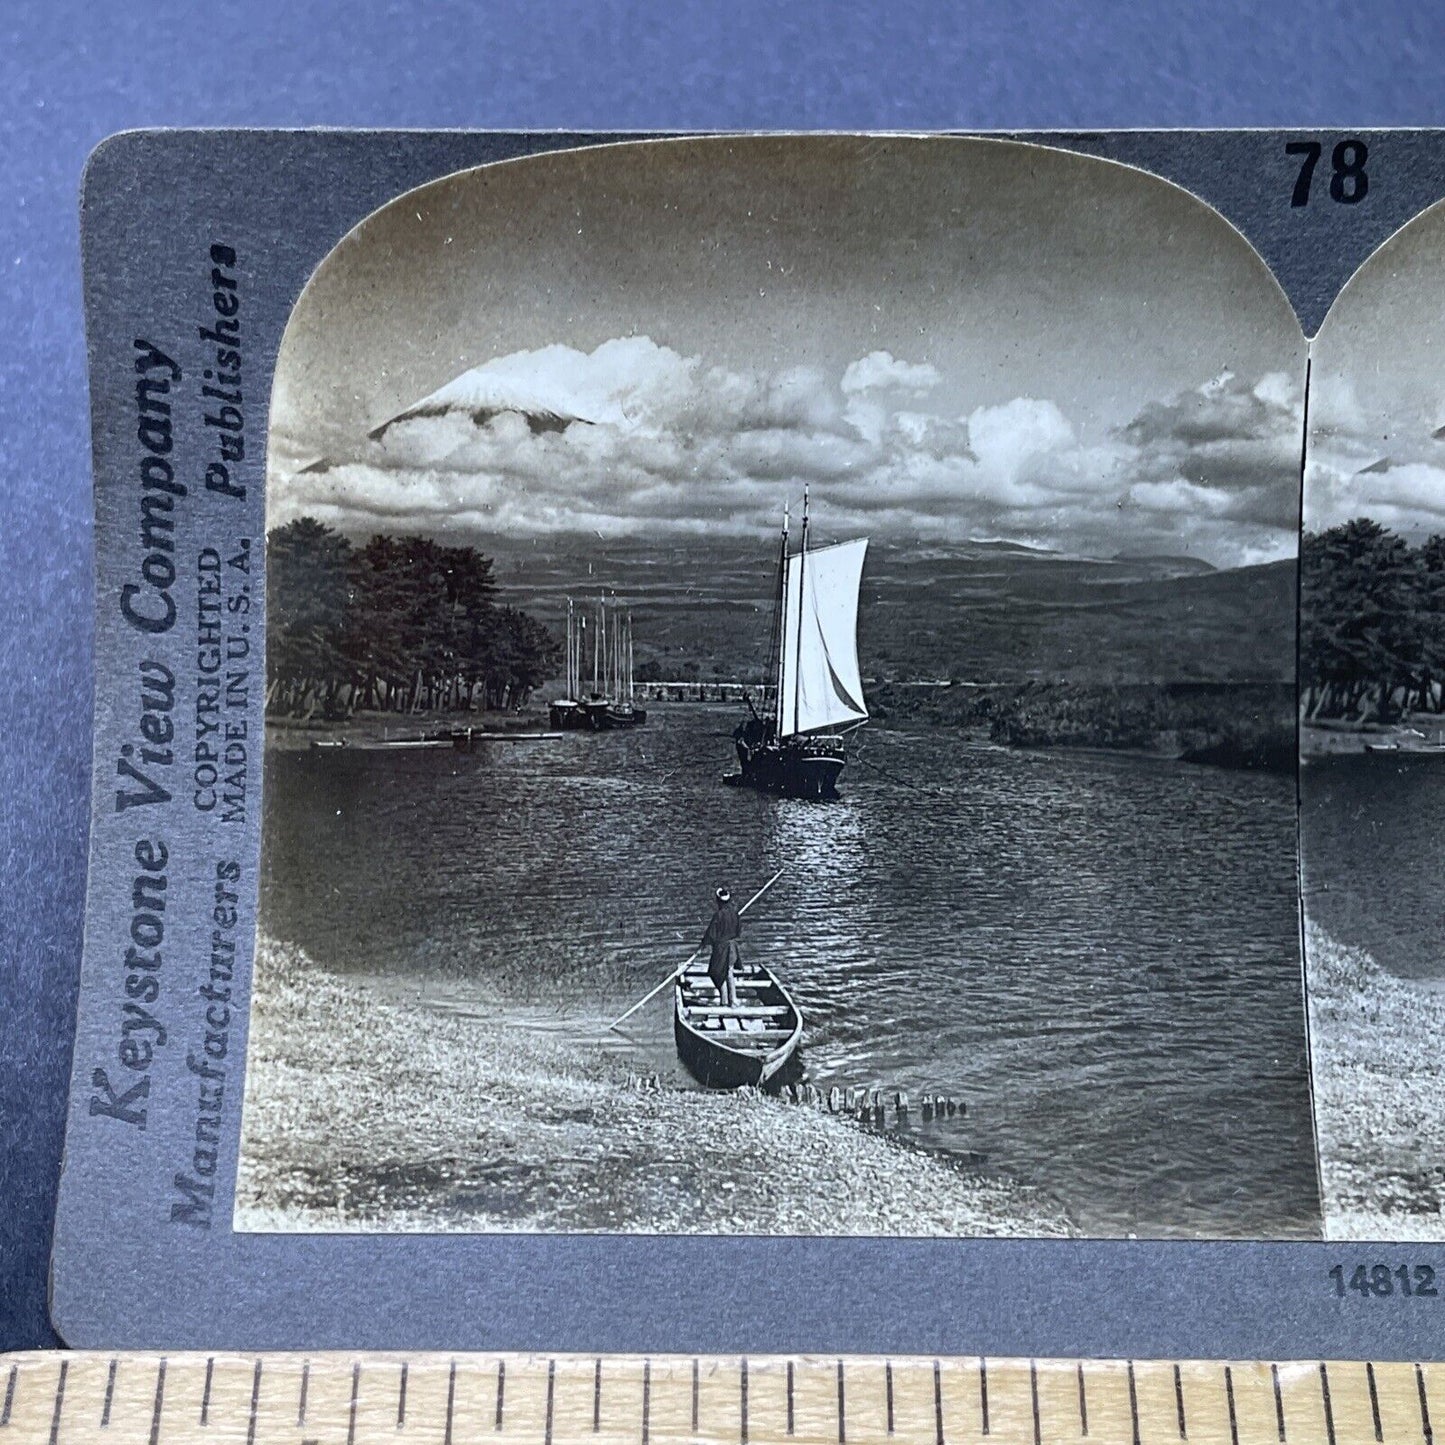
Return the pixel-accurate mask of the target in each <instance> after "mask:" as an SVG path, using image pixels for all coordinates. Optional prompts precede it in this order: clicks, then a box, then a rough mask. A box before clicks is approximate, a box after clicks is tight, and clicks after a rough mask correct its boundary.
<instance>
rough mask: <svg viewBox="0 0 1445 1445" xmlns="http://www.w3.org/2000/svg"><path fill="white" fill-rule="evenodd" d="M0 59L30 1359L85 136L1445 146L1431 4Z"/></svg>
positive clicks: (79, 774) (12, 1094)
mask: <svg viewBox="0 0 1445 1445" xmlns="http://www.w3.org/2000/svg"><path fill="white" fill-rule="evenodd" d="M0 43H3V48H0V74H3V79H4V84H3V87H0V108H3V109H0V177H3V183H0V338H3V340H0V368H3V385H0V467H3V478H4V485H3V488H0V508H3V517H0V661H3V668H0V699H3V702H0V800H3V802H0V823H3V836H0V1349H18V1348H27V1347H34V1346H38V1345H44V1344H51V1343H54V1336H53V1334H52V1333H51V1331H50V1328H49V1324H48V1320H47V1316H46V1307H45V1279H46V1267H47V1259H48V1253H49V1245H50V1216H51V1212H52V1208H53V1201H54V1193H55V1185H56V1177H57V1172H58V1166H59V1156H60V1147H61V1130H62V1119H63V1112H64V1092H65V1085H66V1078H67V1074H68V1069H69V1061H70V1033H71V1028H72V1018H73V1014H74V1009H75V980H76V976H77V970H78V964H79V956H80V940H81V924H82V906H83V899H84V878H85V819H86V815H87V793H88V787H89V760H90V718H91V636H92V628H91V591H90V575H91V529H90V475H89V445H88V415H87V408H86V391H85V349H84V337H83V333H82V328H81V317H80V272H79V259H78V243H77V216H76V193H77V187H78V184H79V178H80V172H81V167H82V165H83V163H84V160H85V157H86V155H87V153H88V152H89V151H90V149H91V148H92V147H93V146H94V145H95V143H96V142H97V141H99V140H100V139H101V138H102V137H104V136H105V135H107V134H110V133H112V132H114V131H117V130H121V129H127V128H131V127H136V126H150V125H188V126H194V125H216V126H223V125H225V126H230V125H258V126H279V125H285V126H298V125H303V126H304V125H316V124H326V125H347V126H416V127H433V126H466V127H480V128H488V127H506V128H538V129H550V128H555V127H568V128H596V129H606V130H618V129H690V128H697V129H708V128H711V129H721V128H745V127H757V126H766V127H771V128H782V127H798V128H805V127H813V128H831V129H855V128H869V127H876V128H890V129H899V128H902V129H915V128H916V129H925V128H927V129H935V128H950V129H958V128H965V129H984V128H1031V129H1039V128H1075V127H1133V126H1140V127H1157V126H1211V127H1212V126H1263V125H1285V126H1290V127H1295V128H1298V127H1304V126H1311V125H1313V126H1329V127H1336V128H1338V127H1340V126H1342V125H1343V126H1351V127H1365V126H1383V125H1435V126H1438V125H1442V124H1445V18H1442V13H1441V11H1440V9H1439V7H1438V5H1435V4H1429V3H1420V4H1409V5H1405V4H1400V5H1392V6H1391V5H1387V6H1378V5H1377V6H1364V5H1360V6H1347V5H1339V4H1329V5H1315V6H1308V7H1305V6H1301V7H1299V8H1298V9H1297V10H1290V9H1287V8H1286V7H1284V6H1282V5H1277V4H1273V5H1268V6H1262V5H1259V4H1253V3H1250V0H1228V3H1226V0H1219V3H1216V4H1214V5H1212V6H1208V7H1204V6H1198V5H1196V4H1181V3H1170V4H1159V5H1153V6H1144V5H1124V4H1116V3H1109V0H1093V3H1091V4H1088V5H1080V6H1069V5H1066V4H1063V3H1046V0H1029V3H1024V4H1013V5H1003V4H1000V3H998V0H982V3H979V0H969V3H959V4H953V5H948V6H944V5H941V4H926V3H919V0H894V3H892V4H886V5H885V4H846V3H834V4H827V3H821V0H813V3H802V0H794V3H792V4H790V5H786V6H783V5H766V4H761V3H756V0H732V3H727V4H698V3H693V4H681V3H674V4H672V5H660V4H648V5H643V4H625V3H596V0H594V3H591V4H585V3H560V0H554V3H547V0H530V3H523V0H514V3H508V4H470V5H469V4H460V3H449V4H434V5H430V6H422V5H419V4H408V3H381V0H368V3H363V0H351V3H348V4H346V5H344V6H342V5H335V6H329V5H320V4H301V3H295V0H293V3H289V4H288V3H284V0H282V3H277V0H266V3H252V4H248V5H245V6H238V5H230V6H222V7H214V8H212V7H202V6H198V5H196V6H167V5H164V4H149V5H145V6H128V7H126V8H125V9H124V10H122V9H120V8H119V7H114V6H96V5H83V4H78V3H74V0H60V3H44V4H15V3H14V0H11V3H10V4H9V5H8V6H6V7H5V8H4V10H3V12H0Z"/></svg>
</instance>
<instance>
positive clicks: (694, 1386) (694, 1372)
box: [597, 1355, 792, 1435]
mask: <svg viewBox="0 0 1445 1445" xmlns="http://www.w3.org/2000/svg"><path fill="white" fill-rule="evenodd" d="M597 1367H598V1369H599V1370H600V1369H601V1368H602V1362H601V1361H600V1360H599V1361H598V1366H597ZM788 1368H789V1369H790V1370H791V1369H792V1366H791V1365H790V1366H789V1367H788ZM697 1377H698V1366H697V1356H696V1355H694V1356H693V1359H692V1433H693V1434H694V1435H696V1434H697V1397H698V1378H697Z"/></svg>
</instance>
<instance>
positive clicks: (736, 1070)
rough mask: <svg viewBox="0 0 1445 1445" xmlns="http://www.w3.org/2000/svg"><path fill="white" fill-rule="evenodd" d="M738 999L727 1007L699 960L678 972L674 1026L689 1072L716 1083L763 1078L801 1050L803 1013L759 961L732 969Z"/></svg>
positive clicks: (718, 1085)
mask: <svg viewBox="0 0 1445 1445" xmlns="http://www.w3.org/2000/svg"><path fill="white" fill-rule="evenodd" d="M733 982H734V983H735V984H736V986H737V1005H736V1006H735V1007H733V1008H728V1007H726V1006H725V1005H724V1004H723V1002H722V1000H721V998H719V996H718V991H717V989H716V988H714V987H713V982H712V979H711V978H709V977H708V972H707V969H706V968H705V967H704V966H702V965H700V964H698V965H692V966H689V967H688V968H686V969H684V970H683V972H682V973H680V974H678V976H677V982H676V984H675V985H674V989H673V993H674V1006H673V1022H672V1031H673V1035H674V1037H675V1038H676V1039H677V1052H678V1057H679V1058H681V1060H682V1062H683V1063H684V1064H685V1065H686V1066H687V1069H688V1072H689V1073H691V1074H692V1076H693V1077H694V1078H695V1079H697V1081H698V1082H699V1083H701V1084H705V1085H707V1087H709V1088H712V1089H737V1088H741V1087H742V1086H743V1085H745V1084H752V1085H758V1084H765V1083H766V1082H767V1081H768V1080H769V1079H771V1078H772V1077H773V1076H774V1075H776V1074H777V1073H778V1071H779V1070H780V1069H782V1067H783V1066H784V1065H785V1064H786V1063H787V1062H788V1060H789V1059H791V1058H792V1057H793V1055H794V1054H795V1053H797V1051H798V1044H799V1043H800V1042H801V1040H802V1037H803V1015H802V1014H801V1013H800V1012H799V1010H798V1006H797V1004H795V1003H794V1002H793V1000H792V999H791V998H789V996H788V992H787V990H786V989H785V988H784V987H783V986H782V984H780V983H779V982H778V980H777V978H776V977H775V976H774V975H773V974H772V973H771V972H770V971H769V970H768V969H766V968H764V967H763V966H762V965H761V964H758V963H744V964H742V965H741V966H740V967H738V968H735V969H734V970H733Z"/></svg>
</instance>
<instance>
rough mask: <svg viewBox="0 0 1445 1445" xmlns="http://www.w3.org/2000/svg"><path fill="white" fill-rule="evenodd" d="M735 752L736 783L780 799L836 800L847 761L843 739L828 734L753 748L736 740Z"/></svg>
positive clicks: (740, 739) (754, 746) (744, 741)
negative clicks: (736, 755)
mask: <svg viewBox="0 0 1445 1445" xmlns="http://www.w3.org/2000/svg"><path fill="white" fill-rule="evenodd" d="M737 752H738V766H739V768H740V772H739V774H738V775H737V778H736V781H737V782H738V783H740V784H742V785H743V786H744V787H749V788H760V789H761V790H762V791H763V792H766V793H777V794H778V795H779V796H781V797H784V798H813V799H825V798H836V797H837V796H838V779H839V777H841V776H842V773H843V767H844V765H845V764H846V762H847V760H848V757H847V753H846V752H845V750H844V747H843V739H842V738H841V737H837V736H835V735H831V734H828V735H824V736H821V737H805V738H786V739H784V741H783V742H781V743H773V742H764V743H759V744H756V745H750V744H749V743H748V742H747V741H746V740H745V739H743V738H738V739H737Z"/></svg>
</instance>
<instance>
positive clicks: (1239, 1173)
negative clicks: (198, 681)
mask: <svg viewBox="0 0 1445 1445" xmlns="http://www.w3.org/2000/svg"><path fill="white" fill-rule="evenodd" d="M733 721H734V719H733V718H732V715H731V714H730V713H729V712H726V711H717V710H712V709H707V708H703V707H692V706H682V705H674V706H670V707H669V706H662V707H656V708H654V710H653V714H652V721H651V722H650V723H649V725H648V726H647V728H645V729H643V730H641V731H639V732H635V733H615V734H604V735H596V736H591V735H569V736H568V737H566V738H565V739H563V740H561V741H557V742H550V743H538V744H524V745H505V744H494V745H489V746H488V747H487V748H486V749H485V750H483V751H480V752H478V753H477V754H475V755H472V756H463V755H456V754H451V753H430V754H428V753H421V754H410V755H395V754H393V755H386V754H372V755H362V754H353V755H350V756H345V755H338V754H336V753H315V754H313V753H279V752H275V751H272V752H270V753H268V757H267V789H266V852H267V856H266V882H265V886H264V893H263V926H265V927H266V928H267V929H268V931H270V932H271V933H272V934H274V935H276V936H278V937H280V938H283V939H287V940H289V941H292V942H296V943H299V944H301V945H302V946H303V947H305V948H306V949H307V950H308V952H310V953H311V954H312V955H313V956H314V957H316V958H317V959H320V960H324V961H325V962H326V963H327V964H329V965H330V966H332V967H336V968H341V969H352V970H356V971H359V972H362V973H365V974H367V975H372V976H383V977H386V978H391V979H396V980H399V981H403V982H404V983H405V984H406V985H407V986H408V987H413V986H420V987H422V988H423V989H424V990H426V991H427V992H428V993H429V994H430V995H431V996H432V997H434V998H436V999H437V1000H438V1001H440V1002H443V1003H445V1004H446V1005H447V1006H451V1007H464V1008H467V1009H485V1010H488V1011H492V1010H498V1009H500V1010H503V1011H505V1012H507V1013H508V1014H509V1015H510V1016H513V1017H515V1018H516V1019H517V1020H518V1021H519V1022H525V1023H528V1024H530V1025H532V1026H536V1025H537V1024H539V1023H542V1024H546V1025H548V1026H550V1027H552V1028H554V1029H556V1030H559V1031H562V1032H564V1033H566V1034H570V1035H572V1036H575V1038H576V1040H577V1041H578V1047H599V1046H603V1047H611V1048H615V1049H620V1050H623V1051H625V1052H628V1053H629V1054H631V1055H634V1056H635V1058H636V1063H637V1066H638V1067H639V1068H643V1069H657V1070H658V1071H659V1072H660V1073H662V1075H663V1079H664V1082H665V1083H667V1084H668V1085H676V1086H677V1087H687V1086H688V1080H687V1076H686V1075H685V1074H684V1073H683V1072H682V1070H681V1069H680V1067H679V1066H678V1065H677V1062H676V1058H675V1054H674V1051H673V1046H672V1040H671V1025H670V1014H669V1008H670V1000H669V999H668V997H667V993H666V991H665V992H664V995H663V997H662V999H661V1000H660V1001H658V1002H657V1003H654V1004H652V1005H650V1006H649V1007H648V1008H647V1009H645V1010H644V1011H643V1012H642V1013H640V1014H639V1015H637V1016H636V1017H635V1018H634V1020H633V1021H632V1023H633V1025H635V1028H634V1029H633V1035H632V1038H631V1040H622V1039H618V1038H617V1037H616V1036H615V1035H607V1034H606V1032H605V1029H604V1027H603V1023H604V1021H605V1020H606V1019H607V1018H609V1017H611V1016H612V1015H614V1014H616V1013H618V1012H620V1011H621V1010H622V1008H623V1007H625V1006H626V1005H627V1004H628V1003H630V1002H632V1001H633V1000H634V999H636V998H637V997H639V996H640V995H641V994H642V993H644V992H645V991H646V990H647V989H648V988H649V987H650V986H651V985H652V984H653V983H655V982H657V981H659V980H661V979H662V978H663V977H665V976H666V974H667V973H668V971H669V970H670V969H671V968H672V967H674V966H675V965H676V964H677V963H678V962H680V961H681V959H682V958H683V957H685V956H686V954H687V953H688V952H689V951H690V950H691V949H692V948H693V947H694V946H695V944H696V941H697V939H698V938H699V937H700V935H701V933H702V930H703V928H704V926H705V924H706V921H707V917H708V914H709V912H710V909H711V894H712V890H713V887H714V886H715V884H716V883H717V882H718V881H719V880H727V881H728V882H729V883H730V884H731V885H732V886H733V888H734V889H735V890H736V891H737V893H738V894H739V895H740V896H742V897H746V896H747V895H749V894H750V893H752V892H753V890H754V889H755V888H756V887H757V886H758V885H760V884H761V883H762V882H763V881H764V880H765V879H766V878H767V877H768V876H770V875H771V874H772V873H773V871H774V870H775V869H777V868H779V867H784V868H786V872H785V873H784V875H783V878H782V879H781V880H780V881H779V882H778V884H777V885H776V886H775V887H774V889H773V890H772V892H771V893H769V894H768V895H767V897H766V898H765V899H764V900H763V901H762V902H761V903H760V904H759V905H758V906H757V907H756V908H755V909H754V910H753V911H752V912H751V913H749V914H748V915H747V917H746V918H745V919H744V939H743V942H744V944H745V946H746V947H747V948H748V949H750V950H752V951H753V952H754V953H755V954H756V955H757V956H760V957H763V958H765V959H766V960H767V961H768V962H769V963H770V964H772V965H773V966H774V967H776V968H777V969H778V970H779V972H780V973H781V974H782V975H783V976H784V977H785V979H786V981H787V982H788V984H789V985H790V986H791V988H792V990H793V992H794V994H795V996H796V997H797V999H798V1002H799V1004H800V1006H801V1007H802V1009H803V1013H804V1016H805V1019H806V1020H807V1029H808V1031H807V1035H806V1046H805V1064H806V1069H807V1077H808V1078H810V1079H811V1080H812V1081H814V1082H816V1083H817V1084H818V1085H819V1086H820V1087H821V1088H823V1089H824V1090H826V1089H827V1088H828V1087H829V1086H830V1085H831V1084H833V1083H839V1084H841V1085H843V1086H845V1087H846V1086H848V1085H872V1084H879V1085H882V1086H884V1087H886V1088H890V1089H891V1088H902V1089H906V1090H908V1091H909V1093H910V1094H912V1095H914V1096H915V1097H916V1096H917V1095H918V1094H920V1093H923V1092H925V1091H929V1092H944V1093H949V1094H954V1095H958V1096H961V1097H963V1098H965V1099H966V1100H967V1101H968V1106H969V1115H968V1117H967V1119H955V1120H948V1121H945V1122H941V1123H936V1124H932V1125H922V1126H920V1127H918V1128H917V1129H916V1130H915V1131H914V1133H913V1138H914V1139H915V1140H916V1141H917V1142H918V1144H919V1145H920V1146H921V1147H925V1148H929V1149H934V1150H938V1151H941V1152H956V1153H963V1152H966V1151H978V1152H982V1153H984V1154H986V1155H987V1156H988V1167H989V1168H990V1169H991V1170H997V1171H998V1172H1000V1173H1002V1174H1006V1175H1008V1176H1011V1177H1012V1178H1015V1179H1017V1180H1019V1181H1021V1182H1023V1183H1026V1184H1029V1185H1033V1186H1035V1187H1037V1188H1040V1189H1042V1190H1044V1191H1045V1192H1047V1193H1048V1194H1050V1195H1051V1196H1053V1197H1054V1198H1056V1199H1058V1200H1060V1201H1061V1202H1063V1203H1064V1205H1065V1206H1066V1207H1067V1208H1068V1210H1069V1212H1070V1214H1071V1216H1072V1217H1073V1219H1074V1221H1075V1222H1076V1224H1077V1225H1079V1226H1080V1227H1081V1228H1082V1229H1084V1230H1085V1231H1087V1232H1089V1233H1094V1234H1103V1235H1118V1234H1124V1233H1130V1232H1135V1233H1139V1234H1145V1235H1205V1236H1212V1235H1213V1236H1228V1235H1240V1236H1254V1237H1260V1236H1263V1237H1283V1236H1290V1235H1313V1234H1315V1233H1316V1230H1317V1225H1316V1220H1317V1216H1318V1201H1317V1187H1316V1176H1315V1164H1314V1152H1313V1142H1312V1135H1311V1125H1310V1112H1309V1095H1308V1086H1307V1074H1306V1058H1305V1046H1304V1034H1303V1010H1302V1003H1301V997H1300V982H1299V978H1300V970H1299V962H1298V951H1297V939H1296V897H1295V874H1294V842H1295V816H1294V806H1293V805H1294V788H1293V783H1292V781H1291V780H1289V779H1284V778H1275V777H1262V776H1256V775H1250V774H1243V773H1234V772H1227V771H1224V770H1216V769H1209V768H1198V767H1187V766H1183V765H1178V764H1173V763H1168V762H1163V761H1154V760H1148V759H1141V758H1135V757H1128V758H1124V757H1108V756H1097V755H1092V754H1090V755H1085V754H1081V753H1066V752H1057V753H1027V752H1011V751H1005V750H1001V749H995V748H991V747H987V746H983V745H971V744H965V743H961V742H960V741H959V740H958V738H957V736H956V735H954V734H950V733H948V732H946V731H944V730H936V731H935V730H921V731H916V732H902V731H888V730H884V729H881V728H879V729H870V730H868V731H867V732H865V734H864V735H863V741H862V745H861V746H862V751H861V759H862V761H855V762H854V763H851V764H850V766H849V768H848V771H847V772H846V774H845V775H844V780H843V791H844V796H843V797H842V798H841V799H840V800H839V801H838V802H836V803H833V804H826V805H820V804H815V803H805V802H797V801H791V800H784V799H775V798H768V797H764V796H762V795H759V794H757V793H754V792H752V791H750V790H747V789H733V788H726V787H723V786H722V785H721V783H720V781H719V779H720V777H721V774H722V773H723V772H724V770H726V769H727V768H728V765H729V763H730V757H731V744H730V742H729V741H728V737H727V733H728V730H729V729H730V727H731V724H732V722H733ZM857 756H858V750H857V749H856V748H855V757H857ZM870 765H871V766H870ZM902 780H911V781H913V782H915V783H917V784H925V785H927V787H928V789H929V791H924V790H922V789H920V788H919V787H911V786H908V785H907V783H906V782H904V781H902Z"/></svg>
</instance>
